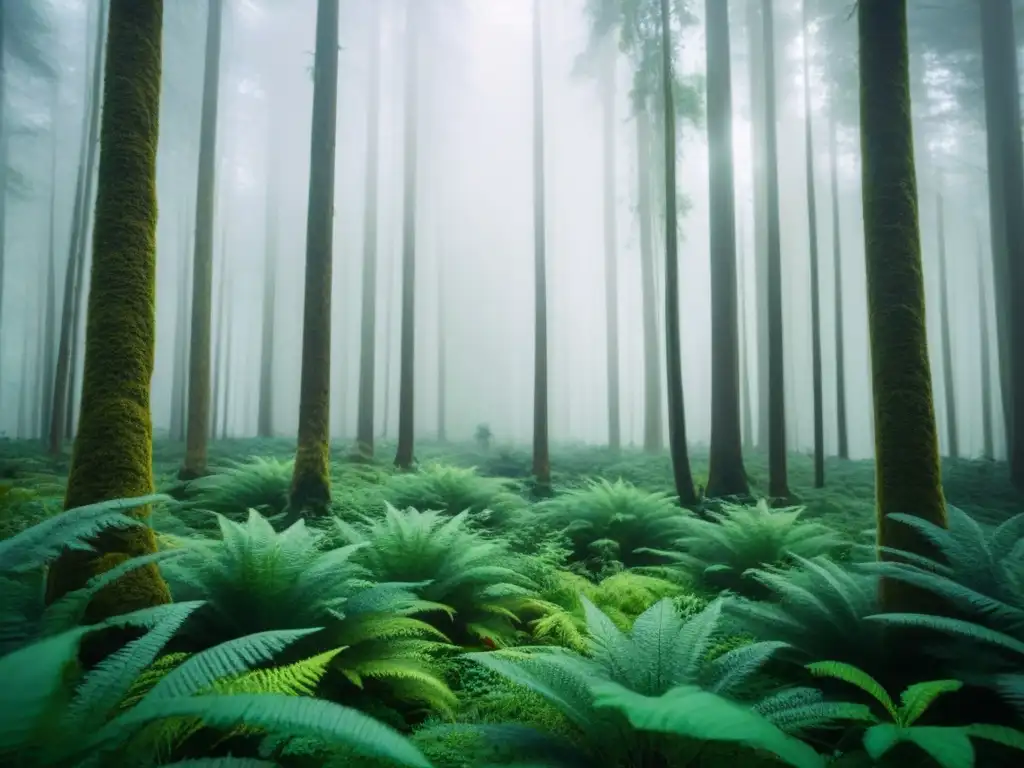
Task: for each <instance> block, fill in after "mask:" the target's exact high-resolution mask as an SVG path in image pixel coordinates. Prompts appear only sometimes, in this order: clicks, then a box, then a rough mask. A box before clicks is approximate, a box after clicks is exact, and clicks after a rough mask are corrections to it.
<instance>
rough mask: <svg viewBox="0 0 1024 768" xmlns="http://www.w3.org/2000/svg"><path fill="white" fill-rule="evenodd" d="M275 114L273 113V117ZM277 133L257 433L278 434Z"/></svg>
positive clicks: (270, 147)
mask: <svg viewBox="0 0 1024 768" xmlns="http://www.w3.org/2000/svg"><path fill="white" fill-rule="evenodd" d="M273 119H274V118H273V117H271V120H273ZM275 138H276V137H275V136H271V139H270V141H268V142H267V169H266V176H267V190H266V197H265V201H266V202H265V205H266V210H265V212H264V216H266V221H265V222H264V223H265V224H266V229H265V230H264V233H263V313H262V316H261V326H260V386H259V406H258V408H259V413H258V415H257V419H256V434H257V435H258V436H259V437H273V436H274V326H275V324H276V321H277V302H276V299H277V245H278V242H277V209H278V206H277V194H278V184H279V183H280V179H279V176H278V173H277V158H276V157H275V155H274V149H275V147H276V146H277V142H276V141H275Z"/></svg>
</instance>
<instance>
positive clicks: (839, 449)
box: [828, 93, 850, 459]
mask: <svg viewBox="0 0 1024 768" xmlns="http://www.w3.org/2000/svg"><path fill="white" fill-rule="evenodd" d="M836 98H838V95H837V94H835V93H833V94H832V100H833V102H834V101H835V99H836ZM835 109H836V108H835V104H834V103H832V104H829V110H828V122H829V130H828V157H829V177H830V178H829V182H830V183H829V186H830V187H831V196H832V271H833V278H834V279H833V287H832V301H833V306H834V308H835V313H836V314H835V349H836V454H837V455H838V456H839V458H840V459H848V458H850V440H849V433H848V431H847V422H846V352H845V347H846V344H845V340H846V336H845V333H844V331H843V239H842V236H843V232H842V222H841V220H840V216H839V167H838V166H839V163H838V160H837V158H836V115H835Z"/></svg>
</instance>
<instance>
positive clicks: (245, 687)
mask: <svg viewBox="0 0 1024 768" xmlns="http://www.w3.org/2000/svg"><path fill="white" fill-rule="evenodd" d="M343 650H344V649H343V648H334V649H332V650H330V651H325V652H324V653H320V654H317V655H316V656H311V657H309V658H308V659H303V660H302V661H297V662H295V663H294V664H287V665H285V666H283V667H273V668H271V669H256V670H252V671H250V672H246V673H244V674H242V675H239V676H237V677H234V678H229V679H226V680H219V681H217V682H216V683H214V685H213V691H212V692H214V693H232V694H235V693H280V694H284V695H286V696H312V695H313V693H314V692H315V690H316V687H317V685H318V684H319V683H320V680H321V679H322V678H323V676H324V675H325V674H326V673H327V669H328V667H329V666H330V664H331V661H333V660H334V657H335V656H337V655H338V654H339V653H341V652H342V651H343Z"/></svg>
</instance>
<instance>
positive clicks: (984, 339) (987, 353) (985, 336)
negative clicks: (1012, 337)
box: [977, 229, 996, 460]
mask: <svg viewBox="0 0 1024 768" xmlns="http://www.w3.org/2000/svg"><path fill="white" fill-rule="evenodd" d="M977 241H978V334H979V338H978V350H979V353H980V355H981V366H980V367H981V429H982V450H981V456H982V458H985V459H990V460H991V459H993V458H995V453H996V452H995V438H994V436H993V425H992V348H991V344H992V340H991V338H990V337H989V330H988V291H986V290H985V249H984V248H983V247H982V245H981V230H980V229H979V230H978V232H977Z"/></svg>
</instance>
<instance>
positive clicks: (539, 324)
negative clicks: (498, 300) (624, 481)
mask: <svg viewBox="0 0 1024 768" xmlns="http://www.w3.org/2000/svg"><path fill="white" fill-rule="evenodd" d="M540 8H541V4H540V0H534V2H533V255H534V262H533V270H534V276H533V285H534V335H533V476H534V478H535V479H536V481H537V485H539V486H541V487H543V488H546V487H548V486H550V485H551V454H550V448H549V445H548V395H549V393H548V276H547V268H548V267H547V223H546V218H545V216H546V210H545V196H544V192H545V190H544V179H545V177H544V46H543V41H542V39H541V17H540Z"/></svg>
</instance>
